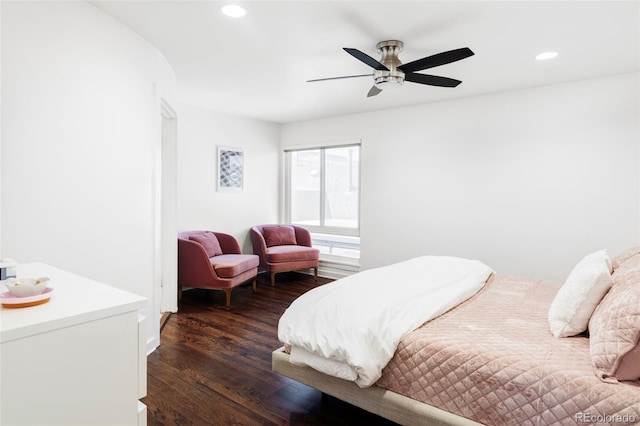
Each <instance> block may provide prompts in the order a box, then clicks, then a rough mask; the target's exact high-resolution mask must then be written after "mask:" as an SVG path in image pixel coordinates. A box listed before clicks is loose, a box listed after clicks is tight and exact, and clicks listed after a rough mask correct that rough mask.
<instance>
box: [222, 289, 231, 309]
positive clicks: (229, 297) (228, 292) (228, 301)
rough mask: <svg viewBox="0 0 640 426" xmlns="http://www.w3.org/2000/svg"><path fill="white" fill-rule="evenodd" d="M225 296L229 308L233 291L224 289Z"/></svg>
mask: <svg viewBox="0 0 640 426" xmlns="http://www.w3.org/2000/svg"><path fill="white" fill-rule="evenodd" d="M224 294H225V296H227V308H228V307H229V306H231V289H230V288H225V289H224Z"/></svg>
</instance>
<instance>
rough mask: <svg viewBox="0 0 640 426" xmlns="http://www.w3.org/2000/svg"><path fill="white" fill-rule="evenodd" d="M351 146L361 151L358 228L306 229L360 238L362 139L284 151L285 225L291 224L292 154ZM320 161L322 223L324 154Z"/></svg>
mask: <svg viewBox="0 0 640 426" xmlns="http://www.w3.org/2000/svg"><path fill="white" fill-rule="evenodd" d="M349 146H357V147H358V148H359V149H360V155H359V161H358V227H357V228H343V227H337V226H323V225H321V226H317V225H304V227H305V228H306V229H308V230H309V231H310V232H312V233H316V234H329V235H347V236H354V237H359V236H360V210H361V204H362V203H361V201H362V191H361V171H362V161H361V160H362V142H361V140H360V139H355V140H349V141H341V142H333V143H324V144H320V145H304V146H292V147H287V148H285V149H284V154H285V161H284V164H285V173H284V175H285V179H284V181H285V188H284V204H285V206H284V207H285V208H284V213H285V214H284V220H285V223H291V155H290V153H291V152H294V151H312V150H318V149H319V150H325V149H332V148H343V147H349ZM320 158H321V160H320V169H321V170H320V173H321V176H320V194H321V196H320V219H321V222H322V221H323V220H324V217H323V215H324V211H325V205H324V202H325V196H324V193H325V188H324V185H325V183H324V173H325V165H324V152H323V153H322V155H321V157H320Z"/></svg>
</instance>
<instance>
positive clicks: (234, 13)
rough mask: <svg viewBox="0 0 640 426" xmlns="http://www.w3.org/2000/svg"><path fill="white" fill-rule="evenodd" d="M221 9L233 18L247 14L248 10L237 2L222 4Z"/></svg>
mask: <svg viewBox="0 0 640 426" xmlns="http://www.w3.org/2000/svg"><path fill="white" fill-rule="evenodd" d="M220 11H221V12H222V14H223V15H225V16H229V17H231V18H241V17H243V16H244V15H246V14H247V11H246V10H245V9H244V8H243V7H240V6H238V5H237V4H227V5H225V6H222V7H221V8H220Z"/></svg>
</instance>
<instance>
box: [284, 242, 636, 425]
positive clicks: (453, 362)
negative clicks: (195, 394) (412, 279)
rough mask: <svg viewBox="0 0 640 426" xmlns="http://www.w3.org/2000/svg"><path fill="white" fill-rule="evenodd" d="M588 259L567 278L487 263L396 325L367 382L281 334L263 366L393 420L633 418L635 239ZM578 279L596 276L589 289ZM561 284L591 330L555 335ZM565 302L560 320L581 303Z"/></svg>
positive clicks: (553, 421) (621, 421)
mask: <svg viewBox="0 0 640 426" xmlns="http://www.w3.org/2000/svg"><path fill="white" fill-rule="evenodd" d="M587 260H588V261H590V262H591V263H589V262H587ZM595 260H596V261H595V262H594V258H593V256H591V257H590V256H587V257H585V259H583V261H582V262H581V263H579V264H578V265H576V268H574V270H573V271H571V274H570V275H569V278H568V279H567V282H566V283H565V285H564V286H563V285H561V284H560V283H556V282H551V281H537V280H530V279H524V278H520V277H511V276H505V275H500V274H495V273H491V274H490V275H489V277H488V278H487V279H486V280H485V282H483V283H482V284H483V285H482V286H481V288H480V289H478V290H477V291H476V292H474V293H473V295H471V296H470V297H468V298H466V299H465V300H464V301H462V302H460V303H457V304H455V306H454V307H452V308H450V309H448V310H446V312H444V313H442V314H437V315H435V316H434V317H433V318H431V319H429V320H427V321H426V322H424V323H423V324H422V325H420V326H419V327H417V328H413V329H412V330H410V331H409V332H407V333H404V334H403V335H402V337H401V339H400V340H399V342H398V344H397V345H396V348H395V351H394V353H393V354H392V356H391V359H390V360H389V361H388V362H387V363H386V364H385V365H384V368H383V369H382V371H381V375H380V377H379V378H377V379H376V381H375V383H373V384H372V385H371V386H366V385H365V386H362V385H359V384H358V383H356V381H354V380H345V379H344V378H338V377H333V376H332V375H329V374H327V372H326V371H325V372H321V371H319V370H317V369H314V368H311V367H309V366H308V365H301V364H304V363H300V362H299V361H298V360H296V363H292V362H291V355H290V353H289V352H291V347H290V343H289V342H288V341H287V339H281V340H282V341H283V343H285V346H283V347H281V348H279V349H277V350H275V351H274V352H273V354H272V369H273V371H275V372H277V373H279V374H282V375H284V376H287V377H289V378H292V379H294V380H297V381H299V382H302V383H305V384H307V385H309V386H312V387H314V388H317V389H318V390H320V391H322V392H323V393H326V394H328V395H332V396H334V397H336V398H339V399H342V400H344V401H346V402H349V403H351V404H353V405H356V406H358V407H361V408H363V409H365V410H368V411H371V412H373V413H375V414H378V415H380V416H382V417H385V418H388V419H390V420H392V421H395V422H397V423H400V424H407V425H411V424H416V425H417V424H420V425H424V424H443V425H445V424H449V425H463V424H487V425H504V424H507V425H524V424H531V425H535V424H544V425H548V424H620V425H623V424H624V425H628V424H638V423H640V381H639V380H638V379H639V378H640V346H639V339H640V250H638V249H632V250H628V251H626V252H624V253H622V254H620V255H619V256H617V257H616V258H613V259H609V258H608V255H606V252H604V255H603V252H602V251H600V252H599V255H598V256H596V259H595ZM585 262H586V264H587V265H586V267H585ZM581 265H582V269H581V270H580V267H581ZM594 265H596V266H595V267H594ZM603 265H606V266H603ZM603 267H604V270H606V272H603ZM595 270H598V271H599V272H597V273H596V272H594V271H595ZM376 272H380V271H376ZM382 272H383V273H384V271H382ZM572 277H573V278H574V279H573V281H571V278H572ZM585 279H586V280H587V281H588V280H589V279H592V281H597V283H596V285H592V284H593V283H589V285H590V286H591V287H589V290H588V291H586V290H584V287H585V285H584V280H585ZM570 281H571V282H570ZM577 283H579V284H580V286H579V287H580V289H579V290H578V293H571V294H569V293H567V292H569V290H571V287H572V285H573V287H576V285H577ZM598 285H599V288H597V287H598ZM572 291H575V288H574V289H573V290H572ZM580 291H582V292H583V293H585V294H582V293H580ZM563 293H565V294H563ZM303 296H304V295H303ZM303 296H301V297H303ZM561 296H563V297H565V298H566V299H567V300H568V301H569V304H570V305H571V304H574V305H575V304H576V303H574V302H576V300H577V301H579V302H580V303H579V304H578V305H579V308H580V309H581V310H584V308H585V306H586V307H587V312H588V315H586V318H582V319H580V321H582V322H583V324H584V322H585V321H586V323H587V325H588V330H585V331H580V330H579V328H578V329H575V330H573V331H572V332H570V333H568V334H571V335H570V336H566V337H555V336H554V335H552V331H551V330H550V324H553V321H552V319H553V318H552V316H553V315H552V311H554V310H555V311H557V310H558V309H557V308H558V306H557V305H558V302H559V300H560V299H561V298H562V297H561ZM583 296H584V297H583ZM294 303H295V302H294ZM589 304H591V306H588V305H589ZM565 308H566V307H565ZM574 308H575V306H574ZM574 308H571V309H569V311H571V313H572V315H573V318H569V320H573V319H575V318H576V317H578V316H580V314H582V315H583V316H584V314H585V312H576V310H575V309H574ZM555 311H554V312H555ZM308 312H309V315H311V312H312V311H311V310H308ZM585 327H586V326H585ZM551 328H552V329H553V326H552V327H551ZM565 328H566V327H565ZM553 333H556V331H555V330H554V331H553ZM331 374H333V373H331Z"/></svg>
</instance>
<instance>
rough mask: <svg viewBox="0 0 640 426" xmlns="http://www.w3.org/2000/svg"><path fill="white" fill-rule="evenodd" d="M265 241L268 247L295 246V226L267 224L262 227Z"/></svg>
mask: <svg viewBox="0 0 640 426" xmlns="http://www.w3.org/2000/svg"><path fill="white" fill-rule="evenodd" d="M262 233H263V235H264V240H265V243H266V244H267V247H273V246H284V245H292V246H295V245H296V244H297V242H296V232H295V230H294V229H293V226H287V225H273V226H265V227H264V228H263V229H262Z"/></svg>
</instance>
